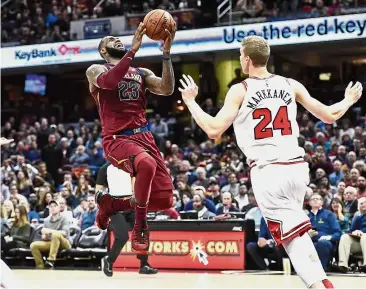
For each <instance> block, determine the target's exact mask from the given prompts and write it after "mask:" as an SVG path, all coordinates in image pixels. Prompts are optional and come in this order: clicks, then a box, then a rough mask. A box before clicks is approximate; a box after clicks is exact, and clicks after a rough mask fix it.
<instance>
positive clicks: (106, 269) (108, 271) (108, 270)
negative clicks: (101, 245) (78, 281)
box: [101, 256, 113, 277]
mask: <svg viewBox="0 0 366 289" xmlns="http://www.w3.org/2000/svg"><path fill="white" fill-rule="evenodd" d="M101 262H102V271H103V273H104V274H105V275H106V276H108V277H112V276H113V267H112V264H111V263H110V262H109V260H108V256H105V257H104V258H102V261H101Z"/></svg>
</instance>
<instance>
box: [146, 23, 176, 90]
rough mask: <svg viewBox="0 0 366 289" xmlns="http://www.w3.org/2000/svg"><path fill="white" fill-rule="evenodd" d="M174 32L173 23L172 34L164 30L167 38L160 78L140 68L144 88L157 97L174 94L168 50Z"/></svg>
mask: <svg viewBox="0 0 366 289" xmlns="http://www.w3.org/2000/svg"><path fill="white" fill-rule="evenodd" d="M176 30H177V28H176V24H175V22H174V26H173V31H172V33H170V32H169V31H168V30H165V33H167V35H168V36H167V38H166V40H165V42H164V50H163V72H162V76H161V77H157V76H156V75H155V74H154V73H153V72H152V71H151V70H149V69H146V68H140V70H141V71H142V72H143V73H144V79H145V85H146V88H147V89H149V90H150V91H151V92H152V93H155V94H159V95H171V94H173V92H174V86H175V78H174V70H173V65H172V61H171V59H170V48H171V47H172V44H173V40H174V37H175V32H176Z"/></svg>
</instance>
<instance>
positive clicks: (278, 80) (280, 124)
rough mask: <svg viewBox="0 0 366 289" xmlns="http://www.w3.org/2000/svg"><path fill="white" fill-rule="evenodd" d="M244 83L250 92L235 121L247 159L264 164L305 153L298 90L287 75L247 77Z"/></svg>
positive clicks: (247, 93) (239, 141) (238, 141)
mask: <svg viewBox="0 0 366 289" xmlns="http://www.w3.org/2000/svg"><path fill="white" fill-rule="evenodd" d="M243 84H244V86H245V87H246V90H247V92H246V94H245V98H244V101H243V103H242V105H241V107H240V110H239V113H238V115H237V117H236V119H235V120H234V124H233V125H234V131H235V135H236V139H237V143H238V146H239V147H240V149H241V150H242V151H243V153H244V154H245V155H246V157H247V160H248V163H249V164H250V163H254V162H255V163H256V165H258V166H261V165H266V164H269V163H273V162H286V161H289V160H291V159H294V158H298V157H303V156H304V153H305V152H304V150H303V149H302V148H301V147H299V145H298V136H299V126H298V124H297V121H296V115H297V105H296V99H295V93H294V91H293V88H292V87H291V85H290V82H289V81H288V79H286V78H284V77H282V76H278V75H271V76H270V77H269V78H266V79H259V78H247V79H246V80H245V81H243Z"/></svg>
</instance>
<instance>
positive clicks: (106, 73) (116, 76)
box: [86, 23, 146, 90]
mask: <svg viewBox="0 0 366 289" xmlns="http://www.w3.org/2000/svg"><path fill="white" fill-rule="evenodd" d="M145 33H146V28H145V25H144V24H143V23H140V25H139V27H138V28H137V31H136V33H135V36H134V37H133V40H132V47H131V49H130V50H129V51H128V52H127V53H126V54H125V55H124V56H123V57H122V59H121V60H120V61H119V62H118V63H117V65H115V66H114V67H113V68H111V69H109V70H108V69H107V68H106V67H105V66H104V65H99V64H94V65H92V66H90V67H89V68H88V69H87V71H86V76H87V78H88V81H89V83H91V84H93V85H94V86H96V87H99V88H102V89H108V90H112V89H115V88H116V87H117V86H118V83H119V82H120V81H121V78H122V77H124V76H125V74H126V73H127V71H128V68H129V67H130V65H131V62H132V60H133V58H134V57H135V53H136V52H137V50H139V48H140V47H141V44H142V37H143V36H144V34H145Z"/></svg>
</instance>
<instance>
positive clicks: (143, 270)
mask: <svg viewBox="0 0 366 289" xmlns="http://www.w3.org/2000/svg"><path fill="white" fill-rule="evenodd" d="M158 272H159V271H158V269H155V268H152V267H150V266H149V265H145V266H144V267H141V268H140V271H139V274H146V275H153V274H157V273H158Z"/></svg>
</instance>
